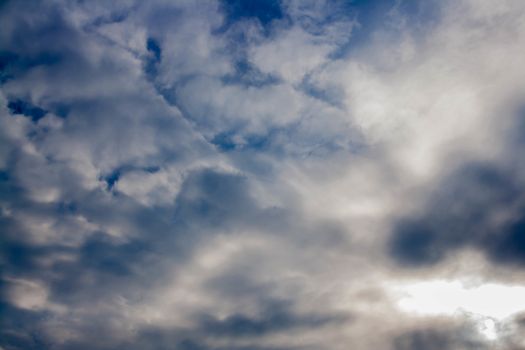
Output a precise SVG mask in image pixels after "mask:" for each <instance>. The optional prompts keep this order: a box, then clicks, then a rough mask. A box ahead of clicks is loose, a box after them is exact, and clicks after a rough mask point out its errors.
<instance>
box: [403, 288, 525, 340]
mask: <svg viewBox="0 0 525 350" xmlns="http://www.w3.org/2000/svg"><path fill="white" fill-rule="evenodd" d="M396 291H398V292H400V293H401V297H400V299H399V300H398V302H397V305H398V307H399V308H400V309H401V310H402V311H405V312H409V313H416V314H423V315H458V314H470V315H475V316H476V317H475V318H476V323H477V326H478V330H479V332H480V333H481V334H483V335H484V336H485V337H486V338H487V339H489V340H493V339H496V338H497V322H499V321H502V320H504V319H506V318H508V317H510V316H512V315H514V314H516V313H519V312H522V311H525V298H523V296H524V295H525V287H522V286H508V285H502V284H484V285H480V286H476V287H469V286H465V285H464V284H463V283H461V282H459V281H454V282H447V281H431V282H418V283H412V284H404V285H401V286H399V287H397V288H396Z"/></svg>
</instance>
